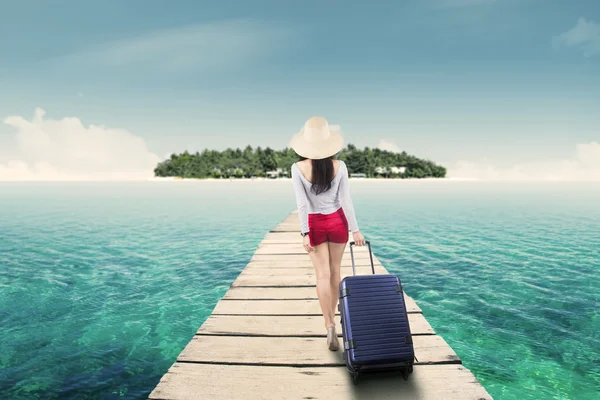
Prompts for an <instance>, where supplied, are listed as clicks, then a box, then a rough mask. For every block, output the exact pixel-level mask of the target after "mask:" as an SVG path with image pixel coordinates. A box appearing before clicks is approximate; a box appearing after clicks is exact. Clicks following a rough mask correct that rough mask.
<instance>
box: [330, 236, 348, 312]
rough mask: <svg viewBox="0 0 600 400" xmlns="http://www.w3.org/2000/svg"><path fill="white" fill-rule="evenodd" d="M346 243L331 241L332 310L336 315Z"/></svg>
mask: <svg viewBox="0 0 600 400" xmlns="http://www.w3.org/2000/svg"><path fill="white" fill-rule="evenodd" d="M345 248H346V243H332V242H329V275H330V279H329V282H330V285H331V293H332V294H333V295H332V296H331V310H332V312H333V315H334V316H335V312H336V310H337V306H338V300H339V287H340V275H341V274H340V268H341V266H342V257H343V256H344V249H345Z"/></svg>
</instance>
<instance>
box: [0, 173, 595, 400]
mask: <svg viewBox="0 0 600 400" xmlns="http://www.w3.org/2000/svg"><path fill="white" fill-rule="evenodd" d="M351 191H352V196H353V199H354V203H355V207H356V212H357V218H358V222H359V224H360V226H361V230H362V231H363V233H364V235H365V237H366V238H367V239H370V240H371V241H372V245H373V251H374V252H375V253H376V255H377V257H378V258H379V259H380V260H381V262H382V263H383V264H384V265H385V267H387V268H388V270H389V271H391V272H394V273H398V274H399V275H400V277H401V278H402V279H403V281H404V285H405V288H406V291H407V293H408V294H409V295H410V296H411V297H413V298H414V299H415V300H416V301H417V303H418V304H419V306H420V307H421V308H422V309H423V313H424V315H425V316H426V317H427V319H428V320H429V322H430V323H431V325H432V326H433V328H434V329H435V330H436V331H437V333H438V334H440V335H441V336H443V337H444V338H445V340H446V341H447V342H448V343H449V344H450V346H452V347H453V349H454V350H455V351H456V352H457V353H458V355H459V356H460V358H461V359H462V360H463V363H464V365H465V366H466V367H467V368H469V369H470V370H471V371H472V372H473V373H474V374H475V376H476V377H477V378H478V379H479V380H480V382H481V383H482V384H483V385H484V387H485V388H486V389H487V390H488V392H489V393H490V394H491V395H492V396H493V397H494V398H495V399H501V400H502V399H505V400H509V399H519V400H525V399H535V400H539V399H577V400H579V399H581V400H583V399H597V398H599V397H598V390H599V389H598V388H600V334H599V332H600V306H599V305H600V250H599V249H600V185H598V184H595V185H594V184H589V183H558V182H556V183H498V182H494V183H492V182H487V183H486V182H458V181H454V182H453V181H449V182H440V181H411V182H407V181H383V182H374V181H357V180H352V181H351ZM294 208H295V200H294V197H293V191H292V187H291V182H290V181H263V182H260V181H259V182H256V181H255V182H250V181H237V182H230V181H223V182H219V181H217V182H208V181H199V182H137V183H0V398H1V399H3V400H5V399H112V398H124V399H142V398H146V396H147V395H148V394H149V393H150V392H151V391H152V390H153V388H154V387H155V385H156V384H157V383H158V381H159V379H160V378H161V376H162V375H163V374H164V373H165V372H166V371H167V369H168V368H169V367H170V365H171V364H172V363H173V362H174V361H175V358H176V357H177V355H178V354H179V352H180V351H181V350H182V349H183V347H184V346H185V345H186V344H187V342H188V341H189V340H190V339H191V338H192V336H193V335H194V333H195V331H196V330H197V328H198V327H199V326H200V325H201V324H202V323H203V322H204V320H205V319H206V318H207V317H208V315H209V314H210V312H211V311H212V309H213V307H214V306H215V304H216V303H217V301H218V300H219V299H220V298H221V296H223V294H224V293H225V292H226V291H227V289H228V287H229V285H230V284H231V282H233V280H234V279H235V278H236V276H237V275H238V273H239V272H240V271H241V270H242V269H243V268H244V266H245V265H246V264H247V262H248V261H249V259H250V257H251V256H252V254H253V253H254V251H255V250H256V247H257V246H258V244H259V243H260V241H261V240H262V239H263V237H264V235H265V234H266V232H267V231H268V230H269V229H270V228H272V227H274V226H275V225H276V224H278V223H279V222H280V221H281V220H283V219H284V218H285V217H286V216H287V215H288V214H289V213H290V212H291V211H292V210H293V209H294Z"/></svg>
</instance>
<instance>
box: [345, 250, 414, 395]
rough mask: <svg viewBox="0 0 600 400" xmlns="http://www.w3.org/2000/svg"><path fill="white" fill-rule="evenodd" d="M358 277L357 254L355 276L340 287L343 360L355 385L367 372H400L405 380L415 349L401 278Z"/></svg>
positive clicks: (381, 275)
mask: <svg viewBox="0 0 600 400" xmlns="http://www.w3.org/2000/svg"><path fill="white" fill-rule="evenodd" d="M365 243H366V244H367V245H368V246H369V257H370V259H371V270H372V271H373V275H356V267H355V265H354V253H353V251H352V246H354V242H350V255H351V257H352V272H353V275H352V276H348V277H346V278H344V279H343V280H342V281H341V282H340V286H339V300H340V301H339V305H338V308H339V311H340V316H341V325H342V335H343V342H344V360H345V362H346V366H347V367H348V370H349V371H350V373H351V374H352V378H353V381H354V383H355V384H356V383H358V378H359V375H360V374H361V373H362V372H365V371H383V370H385V371H390V370H401V371H402V374H403V377H404V379H405V380H406V379H408V375H409V374H411V373H412V371H413V364H414V360H415V353H414V347H413V342H412V336H411V331H410V325H409V323H408V314H407V312H406V305H405V301H404V292H403V290H402V284H401V282H400V278H399V277H398V276H397V275H394V274H378V275H377V274H375V265H374V263H373V253H372V252H371V243H370V242H369V241H365Z"/></svg>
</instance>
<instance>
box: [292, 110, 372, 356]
mask: <svg viewBox="0 0 600 400" xmlns="http://www.w3.org/2000/svg"><path fill="white" fill-rule="evenodd" d="M290 147H291V148H292V149H294V151H295V152H296V153H297V154H298V155H299V156H300V157H302V158H304V160H303V161H299V162H297V163H295V164H293V165H292V171H291V172H292V182H293V185H294V191H295V194H296V204H297V206H298V216H299V217H300V233H301V235H302V236H303V244H304V249H305V250H306V251H307V252H308V254H309V255H310V258H311V260H312V264H313V266H314V268H315V275H316V278H317V282H316V286H317V296H318V298H319V304H320V306H321V311H322V312H323V318H324V320H325V329H326V330H327V346H328V347H329V350H332V351H336V350H337V349H338V348H339V342H338V338H337V333H336V331H335V320H334V318H335V312H336V309H337V304H338V287H339V284H340V267H341V264H342V256H343V255H344V249H345V248H346V244H347V243H348V236H349V234H348V231H351V232H352V236H353V240H354V242H355V243H356V245H357V246H363V245H364V244H365V239H364V237H363V235H362V234H361V233H360V231H359V229H358V223H357V222H356V216H355V214H354V206H353V204H352V199H351V197H350V187H349V182H348V169H347V168H346V164H345V163H344V161H341V160H335V159H334V156H335V155H336V154H337V153H338V152H339V151H340V150H342V148H343V147H344V139H343V138H342V136H341V134H340V133H339V132H337V131H336V130H334V129H332V128H331V127H330V126H329V123H328V122H327V120H326V119H325V118H323V117H312V118H310V119H308V121H306V123H305V124H304V128H303V129H302V130H301V131H300V132H299V133H297V134H296V135H294V137H293V138H292V141H291V143H290Z"/></svg>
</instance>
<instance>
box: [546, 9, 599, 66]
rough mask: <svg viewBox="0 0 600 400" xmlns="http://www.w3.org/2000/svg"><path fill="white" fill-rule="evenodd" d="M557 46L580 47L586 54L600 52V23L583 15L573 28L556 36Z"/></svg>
mask: <svg viewBox="0 0 600 400" xmlns="http://www.w3.org/2000/svg"><path fill="white" fill-rule="evenodd" d="M553 43H554V45H555V46H556V47H560V46H568V47H578V48H579V49H581V50H582V51H583V54H584V56H586V57H590V56H593V55H596V54H600V25H599V24H597V23H595V22H593V21H587V20H586V19H585V18H583V17H581V18H579V19H578V20H577V23H576V24H575V26H574V27H573V28H571V29H570V30H568V31H567V32H564V33H563V34H561V35H559V36H556V37H554V39H553Z"/></svg>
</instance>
